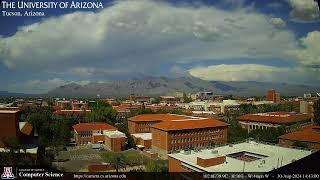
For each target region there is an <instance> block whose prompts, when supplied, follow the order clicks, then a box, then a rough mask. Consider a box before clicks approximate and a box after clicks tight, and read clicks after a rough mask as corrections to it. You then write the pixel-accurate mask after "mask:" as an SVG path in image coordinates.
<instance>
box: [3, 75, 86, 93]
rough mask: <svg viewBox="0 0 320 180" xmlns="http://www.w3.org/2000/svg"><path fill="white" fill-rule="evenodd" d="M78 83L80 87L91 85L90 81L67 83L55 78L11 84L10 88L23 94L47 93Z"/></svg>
mask: <svg viewBox="0 0 320 180" xmlns="http://www.w3.org/2000/svg"><path fill="white" fill-rule="evenodd" d="M69 83H77V84H79V85H86V84H89V83H90V81H66V80H63V79H60V78H53V79H48V80H39V79H34V80H27V81H24V82H16V83H13V84H11V85H10V86H9V87H8V88H9V89H8V90H9V91H12V92H22V93H46V92H47V91H48V90H52V89H54V88H56V87H59V86H62V85H65V84H69Z"/></svg>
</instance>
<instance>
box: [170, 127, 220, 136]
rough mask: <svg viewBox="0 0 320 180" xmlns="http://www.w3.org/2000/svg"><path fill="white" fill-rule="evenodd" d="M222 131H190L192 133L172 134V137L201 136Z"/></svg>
mask: <svg viewBox="0 0 320 180" xmlns="http://www.w3.org/2000/svg"><path fill="white" fill-rule="evenodd" d="M220 131H222V129H215V130H206V131H192V132H184V133H183V132H181V133H180V132H178V133H172V136H185V135H197V134H199V135H201V134H209V133H217V132H220Z"/></svg>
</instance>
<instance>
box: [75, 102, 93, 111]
mask: <svg viewBox="0 0 320 180" xmlns="http://www.w3.org/2000/svg"><path fill="white" fill-rule="evenodd" d="M71 107H72V110H88V109H89V106H88V103H86V102H83V101H75V102H72V103H71Z"/></svg>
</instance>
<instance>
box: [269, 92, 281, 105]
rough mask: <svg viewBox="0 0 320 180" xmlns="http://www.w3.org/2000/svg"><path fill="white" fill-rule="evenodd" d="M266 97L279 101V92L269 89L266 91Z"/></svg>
mask: <svg viewBox="0 0 320 180" xmlns="http://www.w3.org/2000/svg"><path fill="white" fill-rule="evenodd" d="M266 98H267V101H273V102H274V103H280V93H277V92H276V91H275V90H274V89H270V90H268V91H267V94H266Z"/></svg>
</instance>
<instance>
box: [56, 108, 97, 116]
mask: <svg viewBox="0 0 320 180" xmlns="http://www.w3.org/2000/svg"><path fill="white" fill-rule="evenodd" d="M88 113H91V110H85V109H82V110H57V111H55V112H54V114H55V115H86V114H88Z"/></svg>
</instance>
